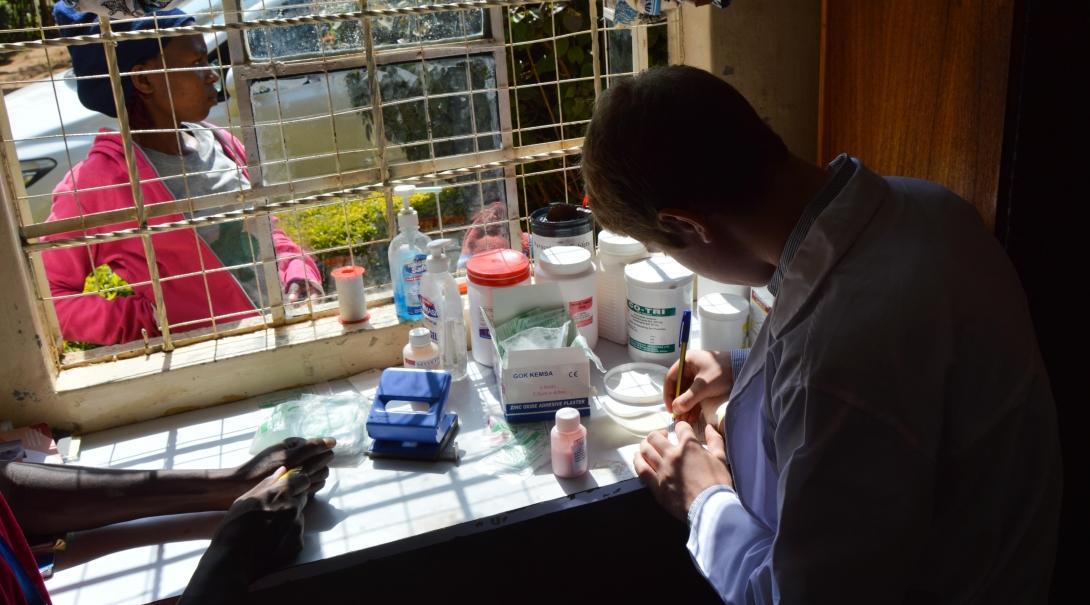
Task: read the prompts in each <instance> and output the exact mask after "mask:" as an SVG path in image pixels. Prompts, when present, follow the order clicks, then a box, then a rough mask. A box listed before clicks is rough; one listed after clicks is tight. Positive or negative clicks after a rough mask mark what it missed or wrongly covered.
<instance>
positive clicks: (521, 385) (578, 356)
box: [486, 282, 591, 422]
mask: <svg viewBox="0 0 1090 605" xmlns="http://www.w3.org/2000/svg"><path fill="white" fill-rule="evenodd" d="M542 307H546V308H563V307H564V299H563V298H562V297H561V296H560V288H559V287H558V286H557V284H556V283H553V282H550V283H544V284H537V285H533V286H516V287H513V288H497V289H496V290H494V291H493V294H492V320H491V321H490V322H489V324H490V325H489V329H490V330H491V332H492V333H493V334H495V333H496V330H495V329H494V327H495V326H497V325H500V324H503V323H504V322H506V321H507V320H509V319H511V318H512V317H514V316H516V315H518V314H519V313H523V312H526V311H529V310H531V309H536V308H542ZM486 321H487V318H486ZM492 346H493V348H495V353H496V365H495V366H493V368H492V371H493V372H494V373H495V374H496V384H498V385H499V387H500V402H501V404H502V405H503V415H504V418H506V420H507V421H508V422H540V421H544V420H552V419H553V418H554V417H555V416H556V411H557V410H559V409H560V408H566V407H567V408H575V409H577V410H579V413H580V414H581V415H583V416H589V415H590V396H591V387H590V361H589V360H588V359H587V356H586V354H585V353H584V352H583V350H582V349H580V348H578V347H565V348H560V349H537V350H534V351H510V352H509V353H508V354H507V365H506V366H505V367H501V365H502V363H503V362H502V361H500V352H499V346H498V344H497V343H496V342H495V340H493V341H492Z"/></svg>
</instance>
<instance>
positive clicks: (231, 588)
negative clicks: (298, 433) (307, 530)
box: [180, 467, 314, 605]
mask: <svg viewBox="0 0 1090 605" xmlns="http://www.w3.org/2000/svg"><path fill="white" fill-rule="evenodd" d="M313 491H314V486H313V485H312V483H311V480H310V477H309V475H307V474H306V473H304V472H301V471H298V470H294V469H293V470H292V471H288V470H287V468H285V467H279V468H277V469H276V471H275V472H273V473H272V474H271V475H269V476H268V477H266V478H265V479H263V480H262V481H261V482H259V483H258V484H257V485H255V486H254V487H253V488H252V489H250V490H249V491H247V492H246V493H245V494H243V495H242V496H240V497H239V498H238V499H237V500H235V503H234V504H232V505H231V508H229V509H228V510H227V515H226V516H225V517H224V519H223V522H222V523H221V524H220V526H219V529H217V530H216V535H215V537H214V538H212V543H211V544H210V545H209V546H208V550H207V551H205V553H204V556H202V557H201V562H200V564H198V565H197V570H196V571H195V572H194V573H193V577H192V578H191V579H190V582H189V586H187V587H186V590H185V593H184V594H183V595H182V598H181V601H180V602H181V603H183V604H185V605H189V604H191V603H200V604H201V605H219V604H221V603H223V604H227V603H239V602H243V601H245V594H246V590H247V587H248V586H249V585H250V583H251V582H253V581H254V580H255V579H257V578H258V577H260V576H261V575H263V574H265V573H267V572H268V571H269V570H270V569H272V568H274V567H275V566H276V565H278V564H282V563H284V562H286V561H290V560H291V559H293V558H295V556H296V555H297V554H298V553H299V551H300V549H302V547H303V507H305V506H306V503H307V498H308V496H309V494H310V493H312V492H313Z"/></svg>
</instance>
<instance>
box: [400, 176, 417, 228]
mask: <svg viewBox="0 0 1090 605" xmlns="http://www.w3.org/2000/svg"><path fill="white" fill-rule="evenodd" d="M415 191H416V185H397V186H396V187H394V198H395V201H394V203H395V204H396V203H397V202H396V198H397V197H399V196H400V197H401V210H399V211H398V213H397V228H398V229H399V230H401V231H405V230H406V229H419V228H420V215H418V214H417V213H416V210H413V207H412V206H410V205H409V198H411V197H412V195H413V192H415Z"/></svg>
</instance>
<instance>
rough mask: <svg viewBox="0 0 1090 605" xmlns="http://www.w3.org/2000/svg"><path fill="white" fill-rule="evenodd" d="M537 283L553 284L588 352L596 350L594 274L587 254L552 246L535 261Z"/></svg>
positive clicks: (576, 247) (595, 276)
mask: <svg viewBox="0 0 1090 605" xmlns="http://www.w3.org/2000/svg"><path fill="white" fill-rule="evenodd" d="M534 262H535V263H536V269H537V270H536V272H535V273H534V277H535V278H536V279H537V282H538V283H544V282H556V283H557V285H559V286H560V296H561V298H563V299H564V306H565V307H567V310H568V315H570V316H571V318H572V321H573V322H575V327H576V328H578V329H579V333H580V334H582V335H583V338H585V339H586V340H587V344H588V345H589V346H590V348H592V349H593V348H594V347H596V346H598V300H597V294H598V292H597V274H596V272H595V267H594V263H593V262H592V261H591V254H590V251H589V250H587V249H586V248H581V247H579V246H553V247H552V248H547V249H545V250H543V251H542V252H541V256H539V257H537V260H536V261H534Z"/></svg>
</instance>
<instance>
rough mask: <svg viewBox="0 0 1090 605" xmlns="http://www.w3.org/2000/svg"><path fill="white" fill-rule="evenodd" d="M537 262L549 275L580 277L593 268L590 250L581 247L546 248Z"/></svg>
mask: <svg viewBox="0 0 1090 605" xmlns="http://www.w3.org/2000/svg"><path fill="white" fill-rule="evenodd" d="M537 262H538V264H539V265H540V266H541V268H543V269H545V272H546V273H548V274H549V275H578V274H580V273H585V272H586V271H588V270H589V269H590V268H591V267H592V266H593V265H591V262H590V250H587V249H586V248H582V247H580V246H553V247H552V248H546V249H545V250H544V251H543V252H542V253H541V257H540V258H538V259H537Z"/></svg>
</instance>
